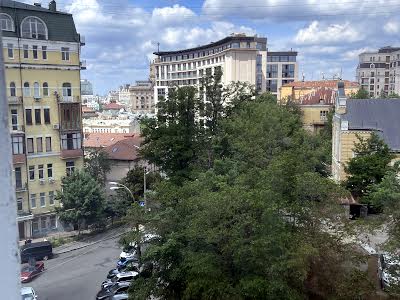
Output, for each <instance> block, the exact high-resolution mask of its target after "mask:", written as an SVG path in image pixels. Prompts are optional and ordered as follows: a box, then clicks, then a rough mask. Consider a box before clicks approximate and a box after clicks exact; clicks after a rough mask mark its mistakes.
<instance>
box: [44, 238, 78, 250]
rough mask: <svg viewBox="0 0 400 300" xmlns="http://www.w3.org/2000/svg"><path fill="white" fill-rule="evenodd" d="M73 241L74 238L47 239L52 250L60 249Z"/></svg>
mask: <svg viewBox="0 0 400 300" xmlns="http://www.w3.org/2000/svg"><path fill="white" fill-rule="evenodd" d="M74 241H76V236H67V237H53V238H50V239H49V242H50V243H51V244H52V245H53V248H56V247H60V246H62V245H65V244H68V243H71V242H74Z"/></svg>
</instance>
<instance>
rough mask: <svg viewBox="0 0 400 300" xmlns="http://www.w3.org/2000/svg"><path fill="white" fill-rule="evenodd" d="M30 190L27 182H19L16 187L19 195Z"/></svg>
mask: <svg viewBox="0 0 400 300" xmlns="http://www.w3.org/2000/svg"><path fill="white" fill-rule="evenodd" d="M27 190H28V185H27V183H26V182H24V183H22V182H17V184H16V186H15V191H16V192H17V193H24V192H26V191H27Z"/></svg>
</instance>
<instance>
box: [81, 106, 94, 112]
mask: <svg viewBox="0 0 400 300" xmlns="http://www.w3.org/2000/svg"><path fill="white" fill-rule="evenodd" d="M82 112H84V113H91V112H96V111H95V110H93V109H91V108H90V107H88V106H87V105H82Z"/></svg>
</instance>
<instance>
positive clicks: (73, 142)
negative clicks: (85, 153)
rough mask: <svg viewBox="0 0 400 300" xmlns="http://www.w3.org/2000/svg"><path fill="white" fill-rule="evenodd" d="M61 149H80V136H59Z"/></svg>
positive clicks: (72, 134)
mask: <svg viewBox="0 0 400 300" xmlns="http://www.w3.org/2000/svg"><path fill="white" fill-rule="evenodd" d="M61 147H62V150H75V149H81V148H82V147H81V134H80V133H67V134H63V135H61Z"/></svg>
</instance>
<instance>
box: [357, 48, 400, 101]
mask: <svg viewBox="0 0 400 300" xmlns="http://www.w3.org/2000/svg"><path fill="white" fill-rule="evenodd" d="M356 77H357V81H358V83H359V84H360V86H361V87H362V88H363V89H364V90H366V91H368V92H369V95H370V97H373V98H379V97H384V96H387V95H389V94H391V93H396V94H400V48H399V47H396V48H395V47H383V48H381V49H379V50H378V51H375V52H364V53H361V54H360V55H359V63H358V66H357V73H356Z"/></svg>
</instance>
